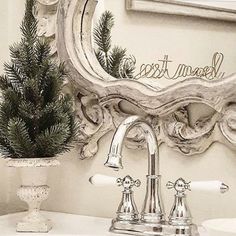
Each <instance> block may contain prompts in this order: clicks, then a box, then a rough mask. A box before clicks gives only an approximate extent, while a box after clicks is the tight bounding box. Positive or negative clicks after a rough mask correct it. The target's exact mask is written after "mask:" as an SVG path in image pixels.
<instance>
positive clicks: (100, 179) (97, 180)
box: [89, 174, 117, 186]
mask: <svg viewBox="0 0 236 236" xmlns="http://www.w3.org/2000/svg"><path fill="white" fill-rule="evenodd" d="M89 182H90V183H91V184H93V185H95V186H107V185H113V186H116V185H117V178H116V177H112V176H108V175H101V174H95V175H93V176H92V177H90V178H89Z"/></svg>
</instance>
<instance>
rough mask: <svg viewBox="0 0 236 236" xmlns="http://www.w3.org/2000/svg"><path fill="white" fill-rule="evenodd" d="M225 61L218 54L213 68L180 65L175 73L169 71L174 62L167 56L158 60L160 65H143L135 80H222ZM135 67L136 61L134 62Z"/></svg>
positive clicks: (213, 60) (215, 55) (221, 55)
mask: <svg viewBox="0 0 236 236" xmlns="http://www.w3.org/2000/svg"><path fill="white" fill-rule="evenodd" d="M128 60H130V59H128ZM223 60H224V55H223V54H222V53H218V52H216V53H215V54H214V55H213V58H212V63H211V66H205V67H195V68H193V67H192V66H190V65H185V64H179V65H178V66H177V69H176V70H175V71H174V72H171V71H170V70H169V64H170V63H171V62H172V61H171V60H169V56H168V55H165V56H164V58H163V59H162V60H158V62H159V63H152V64H142V65H141V66H140V71H139V73H138V74H136V75H135V76H134V79H140V78H153V79H161V78H165V79H172V80H175V79H178V78H183V77H194V76H195V77H201V78H206V79H210V80H211V79H221V78H223V77H224V75H225V73H224V72H221V71H220V68H221V65H222V63H223ZM133 63H134V65H135V63H136V61H135V60H134V61H133Z"/></svg>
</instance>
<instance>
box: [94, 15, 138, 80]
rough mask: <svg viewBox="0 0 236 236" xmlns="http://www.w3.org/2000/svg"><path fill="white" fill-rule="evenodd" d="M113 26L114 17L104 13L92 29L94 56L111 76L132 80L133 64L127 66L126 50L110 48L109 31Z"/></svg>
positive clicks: (117, 47)
mask: <svg viewBox="0 0 236 236" xmlns="http://www.w3.org/2000/svg"><path fill="white" fill-rule="evenodd" d="M113 26H114V16H113V14H112V13H111V12H110V11H105V12H104V13H103V14H102V16H101V18H100V20H99V22H98V24H97V25H96V26H95V28H94V33H93V36H94V42H95V44H96V46H97V49H96V50H95V55H96V57H97V60H98V62H99V64H100V65H101V67H102V68H103V69H104V70H105V71H106V72H107V73H108V74H110V75H111V76H113V77H115V78H118V79H121V78H133V74H134V71H135V63H133V65H132V66H131V65H128V63H125V62H124V60H125V58H127V55H126V49H123V48H121V47H119V46H115V47H113V48H112V46H111V30H112V28H113Z"/></svg>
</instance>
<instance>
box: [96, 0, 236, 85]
mask: <svg viewBox="0 0 236 236" xmlns="http://www.w3.org/2000/svg"><path fill="white" fill-rule="evenodd" d="M235 9H236V7H235ZM93 32H94V34H93V35H92V38H93V46H94V50H95V52H96V55H97V58H98V60H99V62H100V65H101V66H102V67H103V69H104V70H105V71H107V72H108V73H109V74H111V75H112V76H113V77H116V78H117V79H124V78H126V79H131V80H137V81H139V82H141V83H143V84H146V85H148V86H151V87H153V88H154V89H159V88H164V87H167V86H170V85H172V84H174V83H176V82H179V81H181V80H183V79H186V78H189V77H196V79H198V78H199V77H202V78H204V79H206V80H220V79H222V78H223V77H225V76H228V75H230V74H232V73H233V72H235V61H236V46H235V42H236V24H235V23H233V22H224V21H219V20H209V19H202V18H199V17H189V16H179V15H178V16H177V15H167V14H159V13H151V12H140V11H130V10H127V9H126V1H125V0H119V1H117V0H99V1H98V5H97V8H96V11H95V14H94V18H93ZM197 77H198V78H197Z"/></svg>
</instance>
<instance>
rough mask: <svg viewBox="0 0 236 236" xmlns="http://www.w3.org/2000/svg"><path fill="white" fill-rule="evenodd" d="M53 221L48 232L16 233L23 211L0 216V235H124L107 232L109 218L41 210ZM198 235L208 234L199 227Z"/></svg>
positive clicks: (109, 223) (204, 235)
mask: <svg viewBox="0 0 236 236" xmlns="http://www.w3.org/2000/svg"><path fill="white" fill-rule="evenodd" d="M42 213H43V214H44V215H45V216H46V217H47V218H49V219H51V220H52V221H53V229H52V230H51V231H50V232H49V233H48V234H45V233H42V234H35V233H34V234H31V233H16V223H17V222H18V221H19V220H20V219H22V217H23V216H24V215H25V214H26V213H25V212H22V213H16V214H9V215H5V216H0V236H3V235H4V236H16V235H17V236H49V235H53V236H62V235H63V236H74V235H76V236H124V234H114V233H110V232H109V228H110V225H111V219H108V218H98V217H91V216H80V215H72V214H66V213H58V212H42ZM199 231H200V236H208V235H207V234H205V232H204V230H203V229H202V228H199Z"/></svg>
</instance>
